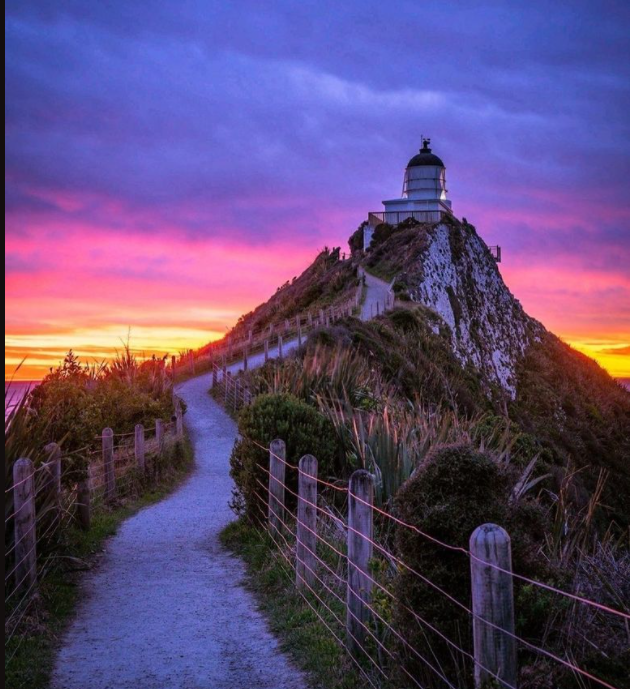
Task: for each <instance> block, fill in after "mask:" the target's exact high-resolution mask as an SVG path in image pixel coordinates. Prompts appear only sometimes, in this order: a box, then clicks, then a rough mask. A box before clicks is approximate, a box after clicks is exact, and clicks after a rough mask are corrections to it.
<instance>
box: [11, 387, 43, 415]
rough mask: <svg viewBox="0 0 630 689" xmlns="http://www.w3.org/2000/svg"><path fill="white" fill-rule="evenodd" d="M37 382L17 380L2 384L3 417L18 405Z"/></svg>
mask: <svg viewBox="0 0 630 689" xmlns="http://www.w3.org/2000/svg"><path fill="white" fill-rule="evenodd" d="M38 383H39V381H37V380H18V381H14V382H12V383H10V382H8V381H5V383H4V415H5V417H6V415H7V411H9V410H11V409H12V408H13V407H15V406H16V405H17V404H19V403H20V401H21V400H22V398H23V397H24V395H26V393H27V392H29V391H30V390H32V389H33V388H34V387H36V386H37V385H38Z"/></svg>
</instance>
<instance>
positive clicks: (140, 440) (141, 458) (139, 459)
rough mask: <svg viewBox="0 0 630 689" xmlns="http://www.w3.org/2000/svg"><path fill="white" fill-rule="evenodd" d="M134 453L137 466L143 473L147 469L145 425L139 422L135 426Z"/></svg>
mask: <svg viewBox="0 0 630 689" xmlns="http://www.w3.org/2000/svg"><path fill="white" fill-rule="evenodd" d="M134 440H135V444H134V454H135V456H136V466H137V467H138V470H139V471H140V473H141V474H144V471H145V450H144V426H143V425H142V424H141V423H139V424H137V425H136V428H135V437H134Z"/></svg>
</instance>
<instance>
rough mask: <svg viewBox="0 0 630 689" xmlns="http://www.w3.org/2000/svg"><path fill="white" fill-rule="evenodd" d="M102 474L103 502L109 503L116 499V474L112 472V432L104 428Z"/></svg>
mask: <svg viewBox="0 0 630 689" xmlns="http://www.w3.org/2000/svg"><path fill="white" fill-rule="evenodd" d="M102 438H103V473H104V476H105V500H106V501H107V502H111V501H112V500H113V499H114V498H115V497H116V472H115V471H114V431H112V429H111V428H104V429H103V433H102Z"/></svg>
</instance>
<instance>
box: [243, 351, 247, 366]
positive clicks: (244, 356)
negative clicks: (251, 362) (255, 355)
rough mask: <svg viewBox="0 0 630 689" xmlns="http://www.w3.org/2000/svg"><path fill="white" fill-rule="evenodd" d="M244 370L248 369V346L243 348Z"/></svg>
mask: <svg viewBox="0 0 630 689" xmlns="http://www.w3.org/2000/svg"><path fill="white" fill-rule="evenodd" d="M243 371H247V347H245V348H244V349H243Z"/></svg>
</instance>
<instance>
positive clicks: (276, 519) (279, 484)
mask: <svg viewBox="0 0 630 689" xmlns="http://www.w3.org/2000/svg"><path fill="white" fill-rule="evenodd" d="M286 454H287V450H286V446H285V444H284V440H272V441H271V444H270V446H269V504H268V518H269V533H270V534H271V535H272V537H275V535H276V533H278V534H279V533H280V532H281V530H282V522H283V521H284V476H285V461H286Z"/></svg>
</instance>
